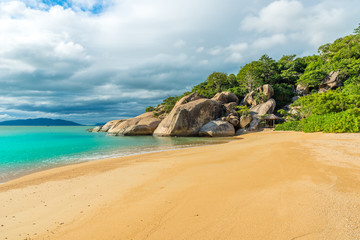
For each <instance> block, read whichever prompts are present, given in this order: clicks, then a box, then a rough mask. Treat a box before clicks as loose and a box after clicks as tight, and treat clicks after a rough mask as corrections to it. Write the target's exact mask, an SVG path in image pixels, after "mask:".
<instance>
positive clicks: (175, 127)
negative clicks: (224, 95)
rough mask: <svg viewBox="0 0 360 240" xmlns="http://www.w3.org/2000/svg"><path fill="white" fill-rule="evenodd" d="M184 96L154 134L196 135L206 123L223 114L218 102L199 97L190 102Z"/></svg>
mask: <svg viewBox="0 0 360 240" xmlns="http://www.w3.org/2000/svg"><path fill="white" fill-rule="evenodd" d="M188 97H189V96H185V97H184V98H182V99H180V100H179V102H178V103H176V105H175V107H174V108H173V109H172V110H171V112H170V113H169V115H168V116H167V117H166V118H165V119H164V120H163V121H162V122H161V123H160V124H159V126H158V127H157V128H156V130H155V132H154V135H156V136H197V135H198V133H199V130H200V128H201V127H202V126H204V125H205V124H206V123H208V122H210V121H211V120H215V119H217V118H219V117H221V115H222V114H223V106H222V104H221V103H220V102H218V101H214V100H211V99H206V98H201V99H197V100H192V101H190V102H187V101H184V99H188Z"/></svg>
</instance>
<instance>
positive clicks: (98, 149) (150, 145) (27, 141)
mask: <svg viewBox="0 0 360 240" xmlns="http://www.w3.org/2000/svg"><path fill="white" fill-rule="evenodd" d="M87 128H89V127H88V126H81V127H19V126H9V127H7V126H1V127H0V182H5V181H7V180H10V179H13V178H16V177H19V176H22V175H25V174H28V173H30V172H34V171H39V170H42V169H46V168H51V167H56V166H61V165H66V164H72V163H78V162H83V161H89V160H97V159H105V158H111V157H120V156H127V155H133V154H140V153H146V152H154V151H164V150H170V149H175V148H183V147H192V146H198V145H204V144H212V143H217V142H219V141H224V140H223V139H222V140H219V139H212V138H169V137H153V136H136V137H115V136H108V135H106V133H89V132H87V131H86V129H87Z"/></svg>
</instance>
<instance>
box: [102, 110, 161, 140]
mask: <svg viewBox="0 0 360 240" xmlns="http://www.w3.org/2000/svg"><path fill="white" fill-rule="evenodd" d="M160 122H161V119H159V118H157V117H154V114H153V112H147V113H144V114H141V115H139V116H137V117H134V118H130V119H127V120H125V121H122V122H119V123H118V125H117V126H115V127H112V128H110V129H109V130H108V133H109V134H114V135H125V136H135V135H152V134H153V132H154V130H155V129H156V127H157V126H158V125H159V123H160Z"/></svg>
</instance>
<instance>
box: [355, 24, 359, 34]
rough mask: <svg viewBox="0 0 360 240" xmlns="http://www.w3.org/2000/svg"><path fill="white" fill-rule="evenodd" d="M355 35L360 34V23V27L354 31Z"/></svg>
mask: <svg viewBox="0 0 360 240" xmlns="http://www.w3.org/2000/svg"><path fill="white" fill-rule="evenodd" d="M354 33H355V34H360V23H359V26H358V27H357V28H355V29H354Z"/></svg>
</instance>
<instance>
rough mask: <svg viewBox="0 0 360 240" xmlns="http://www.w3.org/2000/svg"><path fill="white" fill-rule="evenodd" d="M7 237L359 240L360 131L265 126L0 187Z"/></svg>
mask: <svg viewBox="0 0 360 240" xmlns="http://www.w3.org/2000/svg"><path fill="white" fill-rule="evenodd" d="M0 239H204V240H205V239H206V240H209V239H289V240H290V239H329V240H331V239H360V134H322V133H314V134H305V133H294V132H259V133H253V134H247V135H243V136H241V137H239V138H238V140H236V141H232V142H229V143H225V144H218V145H212V146H204V147H198V148H191V149H180V150H174V151H168V152H159V153H150V154H143V155H136V156H129V157H123V158H116V159H107V160H99V161H95V162H87V163H82V164H77V165H70V166H65V167H60V168H55V169H50V170H46V171H43V172H38V173H34V174H31V175H28V176H25V177H22V178H19V179H16V180H13V181H10V182H7V183H5V184H1V185H0Z"/></svg>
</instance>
